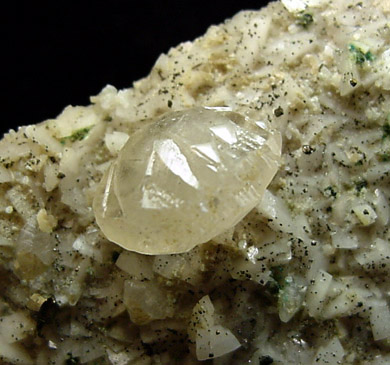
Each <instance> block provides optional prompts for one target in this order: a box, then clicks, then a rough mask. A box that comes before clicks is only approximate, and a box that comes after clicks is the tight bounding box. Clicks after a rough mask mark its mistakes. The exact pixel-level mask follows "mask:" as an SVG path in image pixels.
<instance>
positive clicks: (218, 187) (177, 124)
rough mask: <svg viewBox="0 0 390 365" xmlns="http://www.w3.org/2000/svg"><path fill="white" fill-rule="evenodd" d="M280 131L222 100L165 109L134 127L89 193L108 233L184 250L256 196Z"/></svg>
mask: <svg viewBox="0 0 390 365" xmlns="http://www.w3.org/2000/svg"><path fill="white" fill-rule="evenodd" d="M280 154H281V139H280V135H279V133H276V132H271V131H270V130H269V128H268V127H267V125H266V124H265V123H263V122H255V121H252V120H249V119H248V118H245V117H244V116H242V115H241V114H238V113H234V112H231V111H229V110H226V109H224V108H222V109H221V108H219V109H218V108H192V109H188V110H184V111H179V112H174V113H168V114H166V115H164V116H163V117H161V118H160V119H159V120H157V121H155V122H153V123H152V124H150V125H149V126H148V127H145V128H144V129H142V130H141V131H139V132H137V133H135V134H134V135H133V136H132V137H131V138H130V139H129V140H128V141H127V143H126V144H125V146H124V147H123V149H122V150H121V151H120V153H119V156H118V158H117V160H116V161H115V162H114V163H113V164H112V165H111V167H110V168H109V170H108V172H107V173H106V174H105V176H104V178H103V179H102V182H101V184H100V187H99V189H98V193H97V195H96V197H95V200H94V212H95V216H96V220H97V222H98V224H99V226H100V228H101V229H102V231H103V233H104V234H105V235H106V236H107V238H108V239H109V240H111V241H114V242H116V243H117V244H119V245H120V246H122V247H124V248H125V249H128V250H131V251H136V252H140V253H144V254H152V255H156V254H172V253H180V252H185V251H188V250H190V249H192V248H193V247H195V246H196V245H198V244H201V243H204V242H207V241H209V240H210V239H212V238H213V237H215V236H217V235H218V234H221V233H223V232H224V231H225V230H227V229H229V228H230V227H232V226H233V225H235V224H236V223H237V222H239V221H240V220H241V219H242V218H243V217H244V216H245V215H246V214H247V213H248V212H249V211H250V210H251V209H252V208H254V207H255V206H256V205H257V204H258V203H259V202H260V200H261V198H262V196H263V192H264V190H265V189H266V187H267V186H268V184H269V183H270V182H271V180H272V178H273V177H274V175H275V173H276V171H277V168H278V161H279V158H280Z"/></svg>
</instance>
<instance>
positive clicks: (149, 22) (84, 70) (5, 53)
mask: <svg viewBox="0 0 390 365" xmlns="http://www.w3.org/2000/svg"><path fill="white" fill-rule="evenodd" d="M268 2H269V1H267V0H257V1H255V0H237V1H232V2H228V1H220V0H217V1H212V0H210V1H200V0H199V1H192V0H182V1H148V0H144V1H139V2H138V1H137V2H134V1H130V0H127V1H124V0H115V1H109V0H105V1H99V0H95V1H83V0H79V1H70V0H68V1H59V0H57V1H56V0H52V1H50V2H42V1H37V0H29V1H13V2H11V1H10V2H8V3H11V4H10V5H7V7H6V8H5V9H4V8H3V9H1V10H0V11H1V12H2V17H3V19H2V20H1V25H0V27H1V29H0V30H1V33H0V34H1V36H0V37H1V38H2V52H1V53H2V56H1V58H2V61H3V62H2V82H1V88H2V93H1V100H2V101H1V105H2V113H1V114H0V116H1V117H0V118H1V119H0V120H1V127H0V135H1V134H2V133H4V132H6V131H7V130H8V129H9V128H14V129H15V128H16V127H17V126H19V125H25V124H33V123H38V122H40V121H43V120H45V119H48V118H54V117H56V116H57V115H58V114H59V113H60V112H61V111H62V109H63V108H64V107H65V106H67V105H69V104H72V105H87V104H88V103H89V96H90V95H96V94H97V93H99V91H100V90H101V89H102V88H103V87H104V86H105V85H107V84H111V85H113V86H115V87H116V88H118V89H121V88H127V87H130V86H131V85H132V82H133V81H136V80H138V79H140V78H141V77H144V76H146V75H147V74H148V73H149V71H150V69H151V67H152V66H153V64H154V62H155V61H156V59H157V57H158V56H159V55H160V54H161V53H162V52H167V51H168V50H169V48H170V47H173V46H176V45H177V44H178V43H180V42H183V41H187V40H193V39H194V38H196V37H198V36H200V35H202V34H203V33H204V32H205V31H206V30H207V28H208V27H209V26H210V25H211V24H218V23H221V22H223V21H224V20H225V19H226V18H230V17H232V16H233V15H234V14H235V13H237V12H238V11H239V10H242V9H259V8H260V7H262V6H264V5H266V4H267V3H268Z"/></svg>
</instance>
